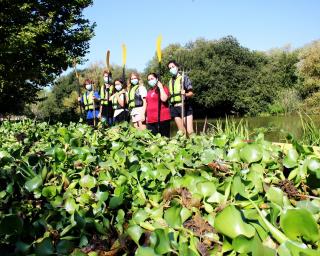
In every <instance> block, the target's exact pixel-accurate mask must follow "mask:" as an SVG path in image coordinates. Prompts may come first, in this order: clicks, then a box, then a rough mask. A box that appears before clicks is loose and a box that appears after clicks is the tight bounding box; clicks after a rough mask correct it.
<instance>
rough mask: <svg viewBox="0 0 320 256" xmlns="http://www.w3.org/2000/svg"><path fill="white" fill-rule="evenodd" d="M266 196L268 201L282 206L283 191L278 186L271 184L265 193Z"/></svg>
mask: <svg viewBox="0 0 320 256" xmlns="http://www.w3.org/2000/svg"><path fill="white" fill-rule="evenodd" d="M266 196H267V198H268V200H269V201H271V202H273V203H275V204H277V205H279V206H281V207H282V206H283V196H284V195H283V191H282V190H281V189H280V188H277V187H274V186H271V187H270V188H269V190H268V191H267V193H266Z"/></svg>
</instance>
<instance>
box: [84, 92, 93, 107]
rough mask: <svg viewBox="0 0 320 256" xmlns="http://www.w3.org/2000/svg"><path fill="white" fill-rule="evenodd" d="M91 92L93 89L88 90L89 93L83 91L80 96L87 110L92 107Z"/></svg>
mask: <svg viewBox="0 0 320 256" xmlns="http://www.w3.org/2000/svg"><path fill="white" fill-rule="evenodd" d="M93 94H94V91H91V92H89V94H87V92H85V93H84V94H83V96H82V97H83V105H84V109H85V110H87V111H88V110H92V109H93V99H92V96H93Z"/></svg>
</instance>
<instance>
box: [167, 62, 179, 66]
mask: <svg viewBox="0 0 320 256" xmlns="http://www.w3.org/2000/svg"><path fill="white" fill-rule="evenodd" d="M171 63H172V64H174V65H175V66H176V67H180V65H179V64H178V62H176V61H175V60H169V62H168V64H167V67H168V66H169V65H170V64H171Z"/></svg>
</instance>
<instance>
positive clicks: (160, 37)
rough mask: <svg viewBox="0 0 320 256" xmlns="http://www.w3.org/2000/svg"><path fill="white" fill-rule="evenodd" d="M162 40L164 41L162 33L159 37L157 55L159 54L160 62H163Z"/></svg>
mask: <svg viewBox="0 0 320 256" xmlns="http://www.w3.org/2000/svg"><path fill="white" fill-rule="evenodd" d="M161 42H162V35H159V36H158V38H157V56H158V61H159V62H161Z"/></svg>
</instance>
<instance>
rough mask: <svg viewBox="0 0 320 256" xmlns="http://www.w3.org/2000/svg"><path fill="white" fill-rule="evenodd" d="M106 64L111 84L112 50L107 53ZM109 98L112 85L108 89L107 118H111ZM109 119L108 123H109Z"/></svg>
mask: <svg viewBox="0 0 320 256" xmlns="http://www.w3.org/2000/svg"><path fill="white" fill-rule="evenodd" d="M106 65H107V70H108V72H109V73H108V84H109V85H110V72H111V68H110V50H108V51H107V53H106ZM109 98H110V87H109V88H108V90H107V101H108V103H107V110H106V112H107V113H106V114H107V119H108V118H109V114H110V113H109V107H108V106H109V104H110V102H109ZM108 121H109V120H107V124H108Z"/></svg>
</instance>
